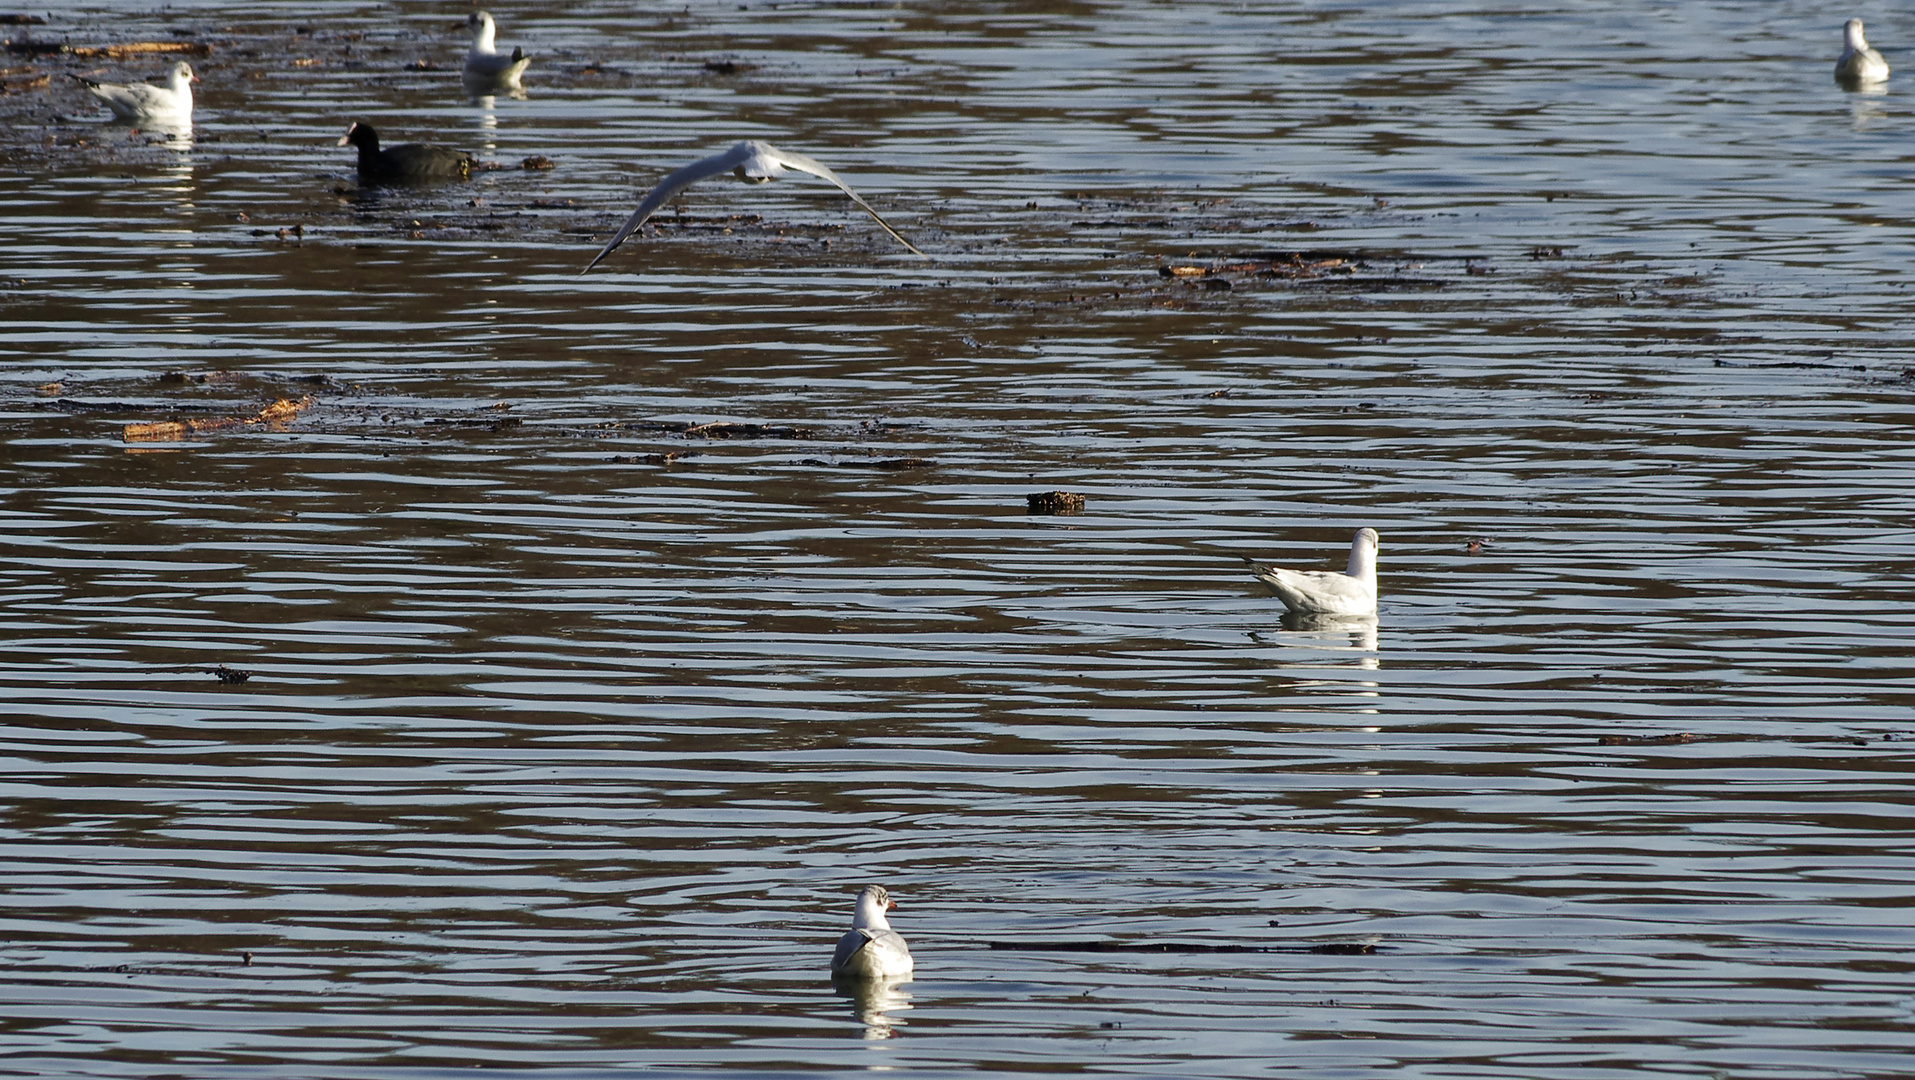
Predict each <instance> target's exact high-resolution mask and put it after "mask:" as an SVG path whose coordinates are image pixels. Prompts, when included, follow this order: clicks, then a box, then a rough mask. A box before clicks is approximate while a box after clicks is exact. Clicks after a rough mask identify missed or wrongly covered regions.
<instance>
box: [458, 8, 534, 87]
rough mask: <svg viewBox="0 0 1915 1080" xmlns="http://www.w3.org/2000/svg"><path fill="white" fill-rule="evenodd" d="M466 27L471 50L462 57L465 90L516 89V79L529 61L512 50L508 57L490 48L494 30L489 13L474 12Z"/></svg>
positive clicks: (517, 84) (516, 49)
mask: <svg viewBox="0 0 1915 1080" xmlns="http://www.w3.org/2000/svg"><path fill="white" fill-rule="evenodd" d="M466 25H467V26H469V27H471V28H472V48H471V49H469V50H467V52H466V54H465V76H464V78H465V83H466V89H468V90H486V89H497V90H517V89H519V88H520V83H519V76H520V75H523V74H524V73H525V68H526V65H528V64H530V63H531V62H532V58H531V57H529V56H527V55H525V50H524V49H521V48H518V47H516V46H515V47H514V48H513V49H512V54H511V55H510V56H507V55H504V54H502V53H500V52H499V50H498V48H497V47H496V46H494V45H493V44H492V39H493V37H494V36H495V35H496V34H497V33H498V27H497V26H496V25H494V24H493V22H492V16H491V14H490V13H488V12H484V11H475V12H473V13H472V14H471V15H470V16H468V17H467V18H466Z"/></svg>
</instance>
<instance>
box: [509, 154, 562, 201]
mask: <svg viewBox="0 0 1915 1080" xmlns="http://www.w3.org/2000/svg"><path fill="white" fill-rule="evenodd" d="M519 168H521V169H525V170H527V171H536V170H539V169H549V168H552V159H551V158H549V157H546V156H545V155H544V154H533V155H532V156H531V157H529V158H525V159H524V160H522V161H520V162H519ZM571 201H572V200H570V199H567V200H566V202H568V203H569V202H571Z"/></svg>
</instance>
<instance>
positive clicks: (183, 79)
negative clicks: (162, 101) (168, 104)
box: [170, 60, 199, 90]
mask: <svg viewBox="0 0 1915 1080" xmlns="http://www.w3.org/2000/svg"><path fill="white" fill-rule="evenodd" d="M170 81H171V83H172V84H173V89H174V90H184V89H186V84H188V83H196V82H198V81H199V76H198V75H195V74H193V65H191V64H189V63H187V62H186V61H184V60H181V61H180V62H179V63H177V64H174V65H173V75H172V78H171V80H170Z"/></svg>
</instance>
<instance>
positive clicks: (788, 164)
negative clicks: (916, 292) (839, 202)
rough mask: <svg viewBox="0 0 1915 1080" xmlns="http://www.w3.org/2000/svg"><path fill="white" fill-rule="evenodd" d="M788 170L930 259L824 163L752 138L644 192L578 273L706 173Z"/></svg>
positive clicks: (771, 175) (756, 175)
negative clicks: (811, 179) (838, 195)
mask: <svg viewBox="0 0 1915 1080" xmlns="http://www.w3.org/2000/svg"><path fill="white" fill-rule="evenodd" d="M787 169H796V170H798V171H799V172H807V173H810V174H811V175H813V176H818V177H822V178H824V179H826V180H829V181H831V182H832V183H833V184H836V185H837V186H838V190H839V191H842V192H844V193H845V194H846V195H848V196H850V198H851V201H852V202H854V203H857V204H858V206H859V207H860V208H861V209H862V210H864V212H865V213H867V214H870V215H871V220H873V221H875V222H877V223H878V228H880V229H883V230H884V231H885V232H887V233H890V234H891V239H893V240H896V241H897V242H898V243H900V244H903V245H904V246H905V247H906V248H908V249H910V252H911V254H913V255H916V256H917V257H918V258H920V259H928V258H930V256H929V255H926V254H925V253H924V252H922V251H919V250H918V249H917V248H916V247H915V246H913V245H912V243H911V241H909V240H906V239H905V238H904V237H902V236H900V235H898V230H896V229H894V228H892V227H891V226H890V224H888V223H887V222H886V221H885V220H884V219H883V218H881V217H879V216H878V212H877V211H876V210H873V209H871V204H870V203H867V202H865V201H864V200H863V199H861V198H859V197H858V193H857V192H855V191H853V190H851V185H850V184H847V183H845V182H844V181H843V180H840V179H838V174H837V173H834V172H832V171H831V170H830V169H828V168H826V167H825V166H824V164H823V163H821V162H819V161H817V160H815V159H813V158H809V157H806V156H805V155H803V154H799V153H793V152H792V151H789V150H780V149H778V148H777V147H775V146H773V145H771V144H770V143H768V142H759V141H758V140H757V139H752V140H749V141H747V142H741V143H739V144H738V145H737V146H734V147H732V148H731V149H730V150H727V151H725V152H724V153H722V154H713V155H712V156H711V157H708V158H703V159H701V160H699V161H694V162H692V163H691V164H690V165H687V166H685V167H684V168H682V169H679V170H678V171H676V172H673V173H670V174H669V175H667V176H666V177H665V179H663V180H660V181H659V182H658V186H656V187H654V188H652V190H651V191H649V192H647V193H646V195H645V198H644V199H643V200H641V201H640V202H639V204H638V209H636V210H634V211H632V216H631V217H629V218H627V219H626V220H625V224H624V225H622V226H620V227H619V230H618V232H617V234H615V235H614V236H613V237H612V238H611V240H609V241H607V242H606V244H605V246H604V247H603V248H600V249H599V253H598V254H597V255H595V256H593V257H592V261H591V262H589V263H587V264H585V270H581V271H580V273H585V272H586V271H589V270H591V269H592V267H594V266H597V265H598V264H599V262H600V260H602V259H604V258H605V256H607V255H610V254H611V253H612V249H614V248H616V247H618V245H620V244H622V243H624V242H625V238H626V237H628V236H630V235H632V234H633V233H635V232H637V231H638V227H639V226H640V225H643V224H645V219H646V218H649V217H651V216H652V214H653V213H655V212H657V210H658V208H659V207H661V206H663V205H665V203H666V201H667V200H669V199H670V198H671V197H672V196H673V195H676V194H678V193H679V192H680V191H682V190H684V189H685V188H687V187H690V186H691V185H693V184H695V183H697V182H698V181H700V180H703V179H705V178H706V177H709V176H717V175H718V174H719V173H724V172H730V173H735V174H736V175H737V177H738V179H740V180H743V181H744V182H745V183H747V184H762V183H764V182H765V181H767V180H775V179H777V178H778V177H780V176H783V175H784V174H785V170H787Z"/></svg>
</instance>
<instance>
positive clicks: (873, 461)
mask: <svg viewBox="0 0 1915 1080" xmlns="http://www.w3.org/2000/svg"><path fill="white" fill-rule="evenodd" d="M798 464H800V465H809V466H811V467H813V468H818V469H886V470H890V471H894V472H902V471H903V470H905V469H923V468H928V467H929V466H931V465H934V464H936V463H935V462H933V461H932V460H931V459H930V458H921V457H900V458H848V459H846V460H843V461H826V460H824V459H823V458H805V459H803V460H801V461H799V462H798Z"/></svg>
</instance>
